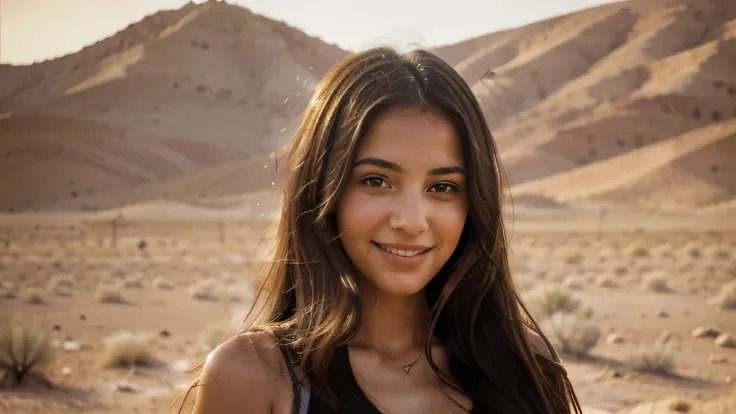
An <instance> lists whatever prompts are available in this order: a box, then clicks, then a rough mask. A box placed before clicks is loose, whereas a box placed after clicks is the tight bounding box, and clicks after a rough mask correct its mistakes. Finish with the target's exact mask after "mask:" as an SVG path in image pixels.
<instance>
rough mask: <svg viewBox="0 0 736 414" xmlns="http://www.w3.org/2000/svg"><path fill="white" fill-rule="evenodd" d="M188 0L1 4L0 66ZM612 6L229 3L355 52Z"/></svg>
mask: <svg viewBox="0 0 736 414" xmlns="http://www.w3.org/2000/svg"><path fill="white" fill-rule="evenodd" d="M186 2H187V1H186V0H0V62H10V63H30V62H33V61H38V60H45V59H48V58H51V57H55V56H60V55H64V54H67V53H71V52H76V51H77V50H79V49H81V48H82V47H84V46H86V45H89V44H91V43H94V42H95V41H97V40H99V39H102V38H104V37H107V36H109V35H111V34H113V33H115V32H117V31H118V30H120V29H122V28H124V27H125V26H127V25H128V24H130V23H133V22H135V21H137V20H140V19H141V18H142V17H143V16H145V15H147V14H151V13H154V12H156V11H158V10H161V9H171V8H178V7H180V6H182V5H183V4H185V3H186ZM610 2H611V0H229V1H228V3H237V4H240V5H243V6H245V7H248V8H249V9H251V10H252V11H254V12H256V13H259V14H263V15H266V16H269V17H271V18H274V19H277V20H282V21H285V22H286V23H288V24H289V25H291V26H295V27H297V28H299V29H301V30H303V31H304V32H306V33H307V34H310V35H312V36H317V37H320V38H321V39H323V40H325V41H328V42H331V43H336V44H337V45H338V46H340V47H342V48H344V49H348V50H350V49H359V48H362V47H365V46H366V45H369V44H371V43H375V42H384V41H386V40H389V41H392V43H396V42H398V43H399V45H403V44H407V43H409V42H411V41H415V42H419V43H420V44H421V45H422V46H424V47H431V46H436V45H440V44H446V43H452V42H456V41H459V40H463V39H467V38H470V37H473V36H477V35H481V34H486V33H490V32H494V31H497V30H501V29H506V28H509V27H515V26H520V25H523V24H526V23H530V22H534V21H538V20H542V19H545V18H548V17H552V16H556V15H560V14H565V13H569V12H572V11H575V10H580V9H584V8H587V7H592V6H596V5H599V4H602V3H610Z"/></svg>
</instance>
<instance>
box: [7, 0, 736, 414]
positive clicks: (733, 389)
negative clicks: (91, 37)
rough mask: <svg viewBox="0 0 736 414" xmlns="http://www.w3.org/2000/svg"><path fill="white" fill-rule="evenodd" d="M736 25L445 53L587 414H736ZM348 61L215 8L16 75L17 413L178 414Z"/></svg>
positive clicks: (659, 24)
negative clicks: (315, 103) (333, 78)
mask: <svg viewBox="0 0 736 414" xmlns="http://www.w3.org/2000/svg"><path fill="white" fill-rule="evenodd" d="M731 3H732V1H730V0H689V1H686V0H647V1H626V2H619V3H614V4H609V5H605V6H600V7H595V8H591V9H586V10H583V11H581V12H576V13H571V14H568V15H564V16H560V17H556V18H552V19H549V20H544V21H541V22H537V23H533V24H530V25H527V26H523V27H519V28H516V29H511V30H506V31H501V32H495V33H491V34H488V35H486V36H481V37H477V38H473V39H469V40H466V41H463V42H459V43H456V44H451V45H445V46H441V47H436V48H433V49H431V50H432V51H434V52H435V53H437V54H438V55H440V56H441V57H443V58H444V59H446V60H447V61H449V62H450V63H451V64H452V65H453V66H454V67H455V68H456V69H457V70H458V71H459V72H460V73H461V75H462V76H463V77H464V78H465V79H466V80H467V81H468V83H469V84H470V85H471V86H472V87H473V90H474V92H475V93H476V95H477V96H478V98H479V100H480V102H481V105H482V107H483V109H484V111H485V115H486V117H487V120H488V122H489V125H490V126H491V129H492V130H493V131H494V135H495V137H496V140H497V142H498V145H499V149H500V151H501V156H502V159H503V162H504V166H505V169H506V173H507V175H508V181H509V184H510V195H511V197H510V198H511V200H512V201H513V204H511V203H510V204H509V208H508V210H507V217H506V223H507V228H508V234H509V239H510V241H511V246H512V250H513V251H512V256H511V263H512V271H513V276H514V279H515V281H516V283H517V287H518V290H519V293H520V295H521V297H522V299H523V300H524V301H525V303H526V304H527V305H528V306H529V307H530V310H531V311H532V313H533V314H534V315H535V317H536V318H537V319H538V321H539V322H540V324H541V326H542V329H543V330H544V331H545V333H546V334H547V335H548V336H549V337H550V339H551V340H552V341H553V343H555V345H556V347H557V349H558V350H559V351H560V353H561V355H562V358H563V360H564V362H565V365H566V367H567V369H568V371H569V375H570V378H571V381H572V383H573V384H574V385H575V387H576V390H577V392H578V396H579V398H580V401H581V403H582V405H583V407H584V412H585V413H591V414H606V413H607V414H624V413H632V414H636V413H640V414H649V413H678V412H689V413H703V414H705V413H708V414H710V413H716V414H717V413H723V414H725V413H736V382H735V381H734V380H735V377H736V8H734V7H733V5H732V4H731ZM347 53H349V52H348V51H345V50H342V49H340V48H338V47H337V46H335V45H331V44H328V43H325V42H324V41H322V40H320V39H318V38H315V37H310V36H308V35H306V34H304V33H302V32H300V31H299V30H297V29H295V28H292V27H289V26H288V25H286V24H284V23H282V22H278V21H274V20H271V19H268V18H265V17H262V16H259V15H256V14H253V13H252V12H250V11H249V10H247V9H245V8H242V7H239V6H236V5H232V4H228V3H226V2H217V1H208V2H204V3H201V4H193V3H189V4H187V5H186V6H184V7H182V8H181V9H177V10H169V11H161V12H158V13H156V14H153V15H150V16H148V17H146V18H144V19H143V20H141V21H140V22H137V23H134V24H132V25H130V26H129V27H127V28H125V29H124V30H122V31H120V32H118V33H116V34H115V35H113V36H111V37H108V38H106V39H103V40H100V41H99V42H97V43H95V44H93V45H90V46H88V47H86V48H84V49H82V50H81V51H79V52H77V53H73V54H70V55H67V56H63V57H60V58H56V59H53V60H48V61H44V62H40V63H36V64H32V65H26V66H11V65H0V174H2V177H3V180H2V182H0V319H2V324H0V413H13V414H15V413H41V412H43V413H53V414H62V413H64V414H65V413H79V412H84V413H99V414H103V413H104V414H114V413H146V412H150V413H159V412H176V408H177V406H175V407H174V408H173V409H172V406H171V404H172V401H173V400H174V398H175V397H176V396H177V395H179V394H180V393H181V392H182V391H183V390H185V389H186V387H187V386H188V385H189V383H191V381H192V380H193V379H194V375H195V374H191V373H187V372H186V371H187V370H188V369H189V368H191V367H193V366H194V365H196V364H198V363H199V362H201V361H202V360H203V359H204V358H205V357H206V356H207V354H208V352H209V351H210V350H211V349H213V348H214V347H215V346H216V345H217V344H218V343H219V342H220V341H222V339H223V338H225V337H227V335H228V334H229V333H230V332H232V331H235V330H237V329H238V327H239V326H240V323H241V322H242V319H243V317H244V315H245V312H246V311H247V309H248V306H249V303H250V301H251V299H252V295H253V292H252V287H251V279H252V276H253V275H254V274H255V273H256V272H257V270H258V268H259V266H260V265H261V264H262V263H263V261H264V260H267V257H268V256H267V252H268V246H269V239H270V234H271V230H272V229H273V226H274V224H275V221H276V220H277V219H278V217H277V211H278V206H279V204H280V202H281V200H280V187H279V183H280V179H281V178H282V177H283V173H282V171H281V170H280V169H279V167H280V165H279V161H280V159H281V154H283V151H288V142H289V137H290V136H291V135H292V134H293V132H294V130H295V128H296V126H297V124H298V122H299V117H300V114H301V112H302V110H303V108H304V106H305V105H306V102H307V100H308V99H309V97H310V96H311V93H312V92H313V90H314V87H315V85H316V83H317V82H318V80H319V78H320V77H321V76H322V75H323V74H324V73H325V72H326V71H327V69H328V68H329V67H330V66H331V65H333V64H334V63H335V62H336V61H337V60H338V59H340V58H341V57H342V56H344V55H346V54H347ZM172 410H173V411H172Z"/></svg>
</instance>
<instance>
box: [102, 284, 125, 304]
mask: <svg viewBox="0 0 736 414" xmlns="http://www.w3.org/2000/svg"><path fill="white" fill-rule="evenodd" d="M94 299H95V302H97V303H120V304H122V303H128V301H127V299H126V298H125V296H124V295H123V289H122V287H121V286H120V285H117V284H115V285H101V286H100V287H98V288H97V291H96V292H95V295H94Z"/></svg>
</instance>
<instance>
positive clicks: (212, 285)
mask: <svg viewBox="0 0 736 414" xmlns="http://www.w3.org/2000/svg"><path fill="white" fill-rule="evenodd" d="M216 289H217V283H216V282H215V281H214V280H211V279H206V280H200V281H199V282H197V283H195V284H194V285H192V286H190V287H189V294H190V295H192V297H193V298H195V299H200V300H216V299H217V296H216V295H215V290H216Z"/></svg>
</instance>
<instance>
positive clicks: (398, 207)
mask: <svg viewBox="0 0 736 414" xmlns="http://www.w3.org/2000/svg"><path fill="white" fill-rule="evenodd" d="M425 203H426V200H425V199H424V191H421V190H420V191H415V190H406V191H402V192H401V193H399V194H397V196H396V197H394V199H393V201H392V209H391V216H390V218H389V225H390V226H391V228H393V229H395V230H401V231H403V232H404V233H406V234H407V235H409V236H417V235H419V234H422V233H424V232H425V231H427V229H428V228H429V223H428V221H427V206H426V205H425Z"/></svg>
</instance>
